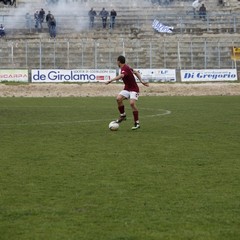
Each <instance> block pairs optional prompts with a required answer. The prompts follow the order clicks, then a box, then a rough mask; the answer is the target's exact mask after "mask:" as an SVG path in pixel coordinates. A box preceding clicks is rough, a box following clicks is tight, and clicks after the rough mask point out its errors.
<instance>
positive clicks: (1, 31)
mask: <svg viewBox="0 0 240 240" xmlns="http://www.w3.org/2000/svg"><path fill="white" fill-rule="evenodd" d="M5 35H6V33H5V29H4V26H3V25H2V24H1V25H0V37H4V36H5Z"/></svg>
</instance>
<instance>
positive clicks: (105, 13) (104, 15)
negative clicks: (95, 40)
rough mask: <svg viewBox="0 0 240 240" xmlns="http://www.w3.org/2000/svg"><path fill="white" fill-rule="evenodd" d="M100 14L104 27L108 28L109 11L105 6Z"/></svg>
mask: <svg viewBox="0 0 240 240" xmlns="http://www.w3.org/2000/svg"><path fill="white" fill-rule="evenodd" d="M99 15H100V17H101V18H102V25H103V28H106V26H107V17H108V11H106V10H105V8H103V9H102V11H101V12H100V13H99Z"/></svg>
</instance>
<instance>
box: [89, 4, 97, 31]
mask: <svg viewBox="0 0 240 240" xmlns="http://www.w3.org/2000/svg"><path fill="white" fill-rule="evenodd" d="M88 16H89V28H93V26H94V19H95V17H96V16H97V13H96V11H95V10H93V8H91V10H90V11H89V12H88Z"/></svg>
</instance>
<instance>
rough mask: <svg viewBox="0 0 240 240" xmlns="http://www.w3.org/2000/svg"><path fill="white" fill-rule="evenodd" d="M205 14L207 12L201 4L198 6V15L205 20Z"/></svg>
mask: <svg viewBox="0 0 240 240" xmlns="http://www.w3.org/2000/svg"><path fill="white" fill-rule="evenodd" d="M206 14H207V9H206V7H205V6H204V4H202V6H201V7H200V8H199V17H200V18H202V19H203V20H206Z"/></svg>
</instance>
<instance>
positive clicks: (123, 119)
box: [115, 115, 127, 123]
mask: <svg viewBox="0 0 240 240" xmlns="http://www.w3.org/2000/svg"><path fill="white" fill-rule="evenodd" d="M126 120H127V116H126V115H120V117H119V119H117V120H116V121H115V122H116V123H121V122H122V121H126Z"/></svg>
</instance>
